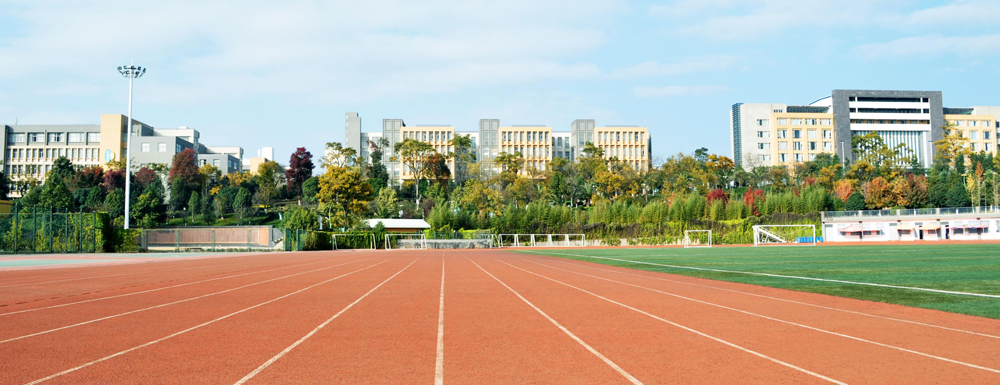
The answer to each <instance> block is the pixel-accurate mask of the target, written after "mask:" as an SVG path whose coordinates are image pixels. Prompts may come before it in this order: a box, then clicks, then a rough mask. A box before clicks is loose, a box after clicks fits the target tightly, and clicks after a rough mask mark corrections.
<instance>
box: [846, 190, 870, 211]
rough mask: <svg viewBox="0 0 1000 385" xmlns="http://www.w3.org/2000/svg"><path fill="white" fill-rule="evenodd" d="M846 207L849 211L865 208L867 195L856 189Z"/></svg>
mask: <svg viewBox="0 0 1000 385" xmlns="http://www.w3.org/2000/svg"><path fill="white" fill-rule="evenodd" d="M844 209H846V210H849V211H855V210H864V209H865V196H864V195H861V193H859V192H857V191H855V192H854V193H853V194H851V197H850V198H847V203H846V204H845V205H844Z"/></svg>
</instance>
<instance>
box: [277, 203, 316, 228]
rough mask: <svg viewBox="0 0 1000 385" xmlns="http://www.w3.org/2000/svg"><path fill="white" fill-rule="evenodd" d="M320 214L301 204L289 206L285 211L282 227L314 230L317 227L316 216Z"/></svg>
mask: <svg viewBox="0 0 1000 385" xmlns="http://www.w3.org/2000/svg"><path fill="white" fill-rule="evenodd" d="M318 216H319V215H318V214H317V213H316V212H315V211H313V210H310V209H307V208H304V207H300V206H289V208H288V210H286V211H285V220H284V221H282V227H284V228H286V229H289V230H314V229H316V227H317V221H316V218H317V217H318Z"/></svg>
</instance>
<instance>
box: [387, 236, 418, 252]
mask: <svg viewBox="0 0 1000 385" xmlns="http://www.w3.org/2000/svg"><path fill="white" fill-rule="evenodd" d="M385 248H386V249H387V250H388V249H426V248H427V236H426V235H424V234H422V233H410V234H400V233H389V234H386V235H385Z"/></svg>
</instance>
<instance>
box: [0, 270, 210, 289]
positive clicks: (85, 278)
mask: <svg viewBox="0 0 1000 385" xmlns="http://www.w3.org/2000/svg"><path fill="white" fill-rule="evenodd" d="M222 265H227V264H218V265H209V266H194V267H185V268H183V269H175V270H167V271H143V272H131V273H121V274H108V275H92V276H88V277H78V278H69V279H60V280H56V281H46V282H28V283H19V284H16V285H7V286H0V289H6V288H8V287H18V286H32V285H44V284H48V283H59V282H70V281H82V280H87V279H97V278H108V277H120V276H123V275H140V274H152V273H173V272H177V271H183V270H192V269H207V268H209V267H216V266H222Z"/></svg>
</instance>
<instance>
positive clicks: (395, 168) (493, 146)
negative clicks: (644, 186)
mask: <svg viewBox="0 0 1000 385" xmlns="http://www.w3.org/2000/svg"><path fill="white" fill-rule="evenodd" d="M344 132H345V136H346V138H345V141H344V142H345V143H346V144H347V147H350V148H353V149H354V150H355V151H356V152H357V153H358V154H361V155H362V157H361V159H363V161H365V162H368V161H370V159H369V153H370V152H369V151H370V150H369V148H367V147H369V146H368V145H367V143H368V141H369V140H372V141H374V140H376V139H382V140H383V142H384V144H385V145H386V147H385V150H384V151H383V155H382V163H384V164H385V165H386V169H387V171H388V172H389V175H390V176H391V180H392V181H393V183H402V181H403V180H409V179H412V175H411V173H410V172H409V170H403V166H402V165H401V164H400V162H399V161H397V160H393V158H394V148H395V146H396V144H397V143H399V142H401V141H403V140H404V139H414V140H420V141H423V142H426V143H429V144H431V145H432V146H434V148H435V150H436V151H437V152H439V153H441V154H444V155H447V154H451V153H454V151H455V149H454V147H453V146H452V145H451V143H450V142H451V140H452V139H453V138H454V137H455V136H457V135H468V136H469V138H470V139H471V140H472V151H473V152H474V153H475V154H476V160H477V161H479V162H481V163H482V166H483V167H482V169H481V171H482V172H486V173H490V172H494V173H495V172H498V171H500V170H499V169H498V167H497V166H496V165H495V164H494V159H495V158H496V157H497V156H499V155H500V154H504V153H506V154H513V153H518V152H519V153H521V155H522V156H524V160H525V163H524V167H523V168H522V170H521V173H522V174H523V175H527V176H534V177H539V178H540V177H542V175H543V174H544V172H545V171H546V170H548V169H549V163H550V162H551V161H552V159H554V158H565V159H568V160H571V161H573V160H576V158H577V157H578V156H580V154H582V151H583V149H584V148H585V147H586V145H587V143H592V144H595V145H596V143H597V137H598V135H599V134H605V135H606V136H607V138H608V139H607V141H606V142H604V143H603V144H602V145H603V146H604V147H603V148H604V149H605V157H606V158H608V159H610V158H612V157H614V158H617V159H618V160H620V161H622V162H625V163H626V164H628V165H629V166H630V167H633V168H634V169H636V170H638V171H640V172H644V171H647V170H649V168H650V167H651V162H652V154H651V152H652V147H651V138H650V134H649V130H648V129H647V128H646V127H640V126H608V127H597V126H596V124H595V121H594V120H593V119H577V120H574V121H573V123H572V124H571V125H570V130H569V131H568V132H566V131H563V132H559V131H555V130H553V128H552V127H550V126H545V125H510V126H501V124H500V120H499V119H480V120H479V127H478V130H477V131H471V132H463V131H459V130H457V129H456V128H455V127H454V126H448V125H416V126H407V125H406V123H405V122H403V119H383V120H382V132H370V133H366V132H362V131H361V118H360V116H359V115H358V114H357V113H356V112H348V113H347V114H346V119H345V130H344ZM612 154H614V155H612ZM448 167H449V168H450V169H451V170H452V172H453V174H454V170H455V161H454V159H451V158H450V159H449V160H448Z"/></svg>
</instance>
